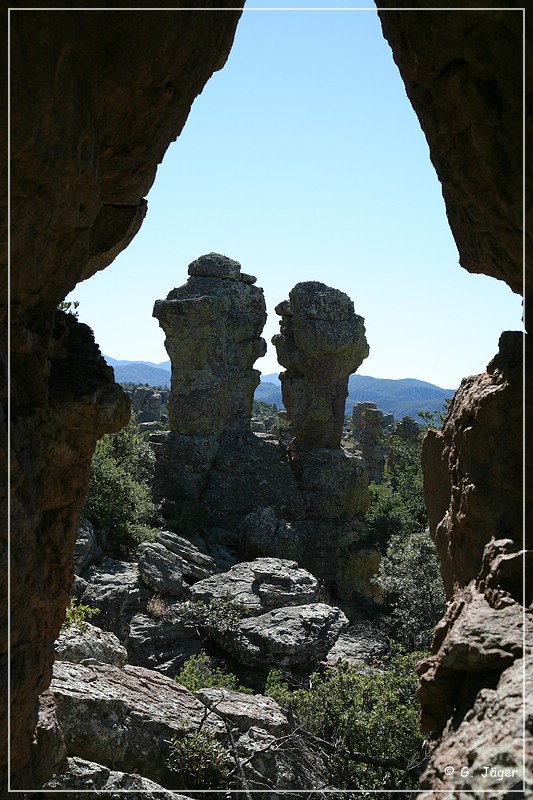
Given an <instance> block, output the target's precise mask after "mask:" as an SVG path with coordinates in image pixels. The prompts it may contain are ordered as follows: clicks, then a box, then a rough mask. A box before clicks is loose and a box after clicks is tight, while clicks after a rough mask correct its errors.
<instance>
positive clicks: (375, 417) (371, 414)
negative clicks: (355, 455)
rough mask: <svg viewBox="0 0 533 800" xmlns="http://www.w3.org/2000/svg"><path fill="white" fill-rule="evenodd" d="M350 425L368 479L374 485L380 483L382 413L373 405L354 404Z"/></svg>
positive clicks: (382, 448)
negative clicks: (351, 424)
mask: <svg viewBox="0 0 533 800" xmlns="http://www.w3.org/2000/svg"><path fill="white" fill-rule="evenodd" d="M387 416H388V417H390V416H391V415H387ZM352 423H353V438H354V441H355V442H356V444H358V445H359V447H360V449H361V454H362V456H363V459H364V462H365V466H366V469H367V472H368V478H369V480H371V481H374V482H375V483H381V479H382V477H383V469H384V467H385V452H386V447H385V443H384V441H383V432H384V428H385V420H384V415H383V412H382V411H380V410H379V409H378V407H377V406H376V404H375V403H371V402H364V403H355V404H354V407H353V410H352Z"/></svg>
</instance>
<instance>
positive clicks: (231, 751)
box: [47, 661, 328, 800]
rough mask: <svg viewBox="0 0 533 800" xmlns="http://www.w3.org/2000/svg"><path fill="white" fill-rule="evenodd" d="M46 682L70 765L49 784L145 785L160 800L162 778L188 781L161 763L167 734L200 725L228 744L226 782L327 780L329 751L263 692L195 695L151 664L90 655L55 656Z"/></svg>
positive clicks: (265, 784)
mask: <svg viewBox="0 0 533 800" xmlns="http://www.w3.org/2000/svg"><path fill="white" fill-rule="evenodd" d="M51 689H52V692H53V695H54V697H55V701H56V704H57V714H58V718H59V719H60V722H61V727H62V730H63V732H64V735H65V742H66V744H67V747H68V751H69V754H70V758H69V762H68V770H67V771H66V772H65V773H64V774H57V775H56V776H55V777H54V779H53V780H52V781H50V782H49V783H48V785H47V789H48V790H53V789H62V790H63V789H64V790H69V789H73V790H74V789H78V790H81V789H96V790H99V791H106V792H110V793H112V792H114V791H117V792H118V791H119V790H120V789H122V790H128V796H130V794H131V796H133V797H135V792H140V791H142V790H145V791H149V792H150V793H152V792H154V794H153V795H152V794H151V796H153V797H154V798H156V800H157V799H158V798H161V800H167V797H168V793H167V792H162V787H164V788H165V789H176V790H178V791H179V790H180V789H181V790H186V789H187V788H189V787H186V786H180V785H179V783H180V777H179V775H178V774H177V773H176V772H173V771H171V770H170V769H169V767H168V765H167V760H168V758H169V756H170V754H171V744H170V743H171V741H172V739H173V738H174V737H180V736H183V735H186V734H187V733H192V734H193V733H195V732H197V731H199V730H200V728H203V729H204V730H206V729H209V730H211V731H212V732H214V733H215V736H216V737H217V739H218V740H219V741H220V743H221V744H222V745H223V747H225V748H226V749H227V751H228V755H229V758H230V760H231V761H232V762H233V763H234V765H235V767H234V775H233V777H232V779H231V787H232V788H239V789H241V790H244V789H245V788H249V789H256V790H259V789H262V790H274V789H292V790H295V789H300V788H301V789H315V788H316V787H322V786H325V785H326V781H327V775H328V770H327V755H326V754H325V753H324V752H322V751H321V750H320V749H317V747H316V745H315V743H314V742H312V741H307V740H306V738H305V737H304V736H303V735H301V734H300V732H299V731H298V726H297V725H296V724H295V723H294V722H293V721H292V719H291V720H289V718H288V716H287V714H286V713H285V712H284V711H283V710H282V709H281V708H280V707H279V706H278V704H277V703H276V702H275V701H274V700H272V698H270V697H265V696H263V695H253V696H251V695H246V694H241V693H239V692H234V691H230V690H227V689H200V690H198V691H197V692H196V693H195V694H194V695H193V694H192V693H191V692H189V691H188V690H187V689H185V688H184V687H183V686H180V685H179V684H178V683H176V681H174V680H171V679H170V678H167V677H165V676H162V675H159V674H158V673H155V672H151V671H150V670H147V669H143V668H141V667H132V666H126V667H124V669H118V668H117V667H114V666H111V665H108V664H100V663H98V662H96V661H92V662H91V661H88V662H86V663H85V664H68V663H67V662H56V664H55V666H54V678H53V681H52V686H51ZM141 767H142V774H143V777H142V778H141V777H140V776H139V774H138V773H139V771H140V769H141ZM184 772H186V767H185V768H184ZM206 788H208V787H206ZM106 796H111V797H113V794H111V795H106ZM173 796H174V798H177V800H180V798H181V795H173Z"/></svg>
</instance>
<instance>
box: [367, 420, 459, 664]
mask: <svg viewBox="0 0 533 800" xmlns="http://www.w3.org/2000/svg"><path fill="white" fill-rule="evenodd" d="M420 416H421V417H422V419H423V420H424V422H425V426H432V425H435V424H438V422H440V421H441V420H442V413H439V414H437V415H434V414H428V413H422V414H420ZM424 434H425V427H423V428H422V430H421V433H420V435H419V437H418V439H417V440H416V441H406V440H405V439H402V438H401V437H399V436H391V437H390V438H389V440H388V446H389V448H390V450H389V454H388V458H387V463H386V466H385V471H384V475H383V480H382V482H381V483H379V484H378V483H372V484H370V497H371V503H370V507H369V509H368V512H367V514H366V518H365V519H366V523H367V525H368V536H367V542H369V543H372V545H373V546H375V547H377V548H378V550H379V551H380V552H381V554H382V561H381V566H380V571H379V574H378V581H379V582H380V583H381V585H382V586H383V588H384V590H385V593H386V600H387V602H388V603H389V604H390V606H391V607H392V614H391V616H390V617H388V618H385V620H384V623H383V624H384V627H385V628H386V629H387V631H388V633H389V634H390V635H391V636H392V637H393V638H394V639H395V640H396V641H397V642H400V643H401V644H402V645H403V646H404V647H405V648H406V649H408V650H416V649H429V646H430V644H431V637H432V634H433V629H434V627H435V625H436V623H437V622H438V620H439V619H440V618H441V617H442V614H443V612H444V606H445V595H444V588H443V584H442V578H441V575H440V567H439V560H438V556H437V551H436V548H435V545H434V544H433V541H432V540H431V537H430V535H429V529H428V518H427V511H426V507H425V503H424V493H423V476H422V463H421V450H422V439H423V437H424Z"/></svg>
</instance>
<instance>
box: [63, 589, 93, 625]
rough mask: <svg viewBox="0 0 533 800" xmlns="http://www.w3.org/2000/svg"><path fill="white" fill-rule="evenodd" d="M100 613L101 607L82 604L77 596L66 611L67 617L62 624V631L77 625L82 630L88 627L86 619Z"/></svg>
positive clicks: (72, 599)
mask: <svg viewBox="0 0 533 800" xmlns="http://www.w3.org/2000/svg"><path fill="white" fill-rule="evenodd" d="M99 613H100V609H99V608H92V607H91V606H84V605H80V604H79V603H78V601H77V600H76V598H75V597H73V598H71V600H70V603H69V604H68V606H67V610H66V612H65V619H64V621H63V624H62V626H61V631H66V630H68V629H69V628H72V627H74V626H75V627H76V628H78V629H79V630H80V631H84V630H86V629H87V625H86V623H85V620H87V619H92V618H93V617H94V616H96V614H99Z"/></svg>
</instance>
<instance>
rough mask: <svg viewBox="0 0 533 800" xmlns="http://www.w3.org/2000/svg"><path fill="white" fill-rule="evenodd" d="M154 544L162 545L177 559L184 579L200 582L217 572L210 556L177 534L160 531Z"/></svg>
mask: <svg viewBox="0 0 533 800" xmlns="http://www.w3.org/2000/svg"><path fill="white" fill-rule="evenodd" d="M156 542H157V543H159V544H162V545H164V547H166V548H167V550H170V551H171V553H174V555H176V556H177V557H178V559H179V566H180V569H181V571H182V573H183V574H184V575H185V577H186V578H192V579H194V580H201V579H202V578H208V577H209V576H210V575H214V574H215V572H216V571H217V565H216V564H215V562H214V561H213V559H212V558H211V556H208V555H206V554H205V553H202V552H201V551H200V550H199V549H198V548H197V547H196V545H194V544H193V543H192V542H190V541H189V540H188V539H184V538H183V536H178V534H177V533H172V531H161V532H160V533H158V535H157V537H156Z"/></svg>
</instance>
